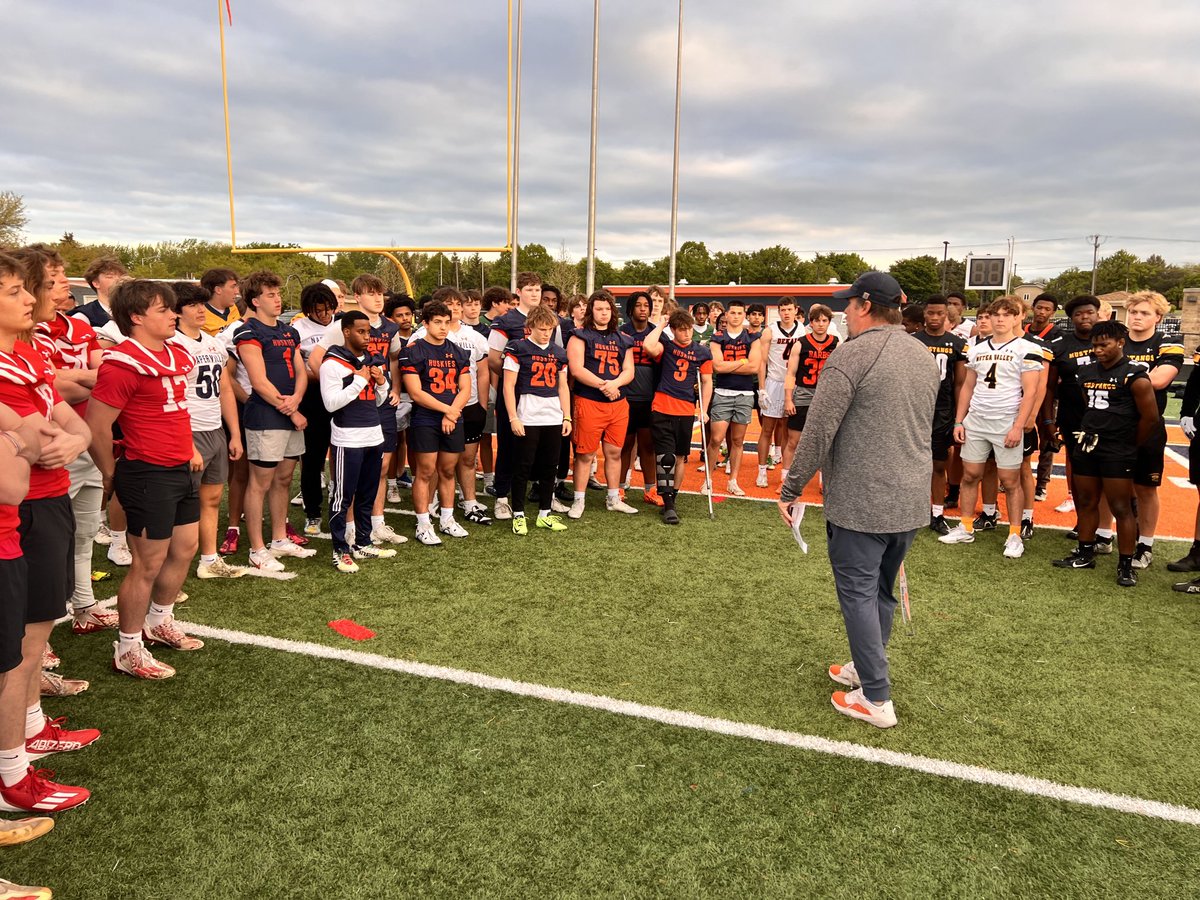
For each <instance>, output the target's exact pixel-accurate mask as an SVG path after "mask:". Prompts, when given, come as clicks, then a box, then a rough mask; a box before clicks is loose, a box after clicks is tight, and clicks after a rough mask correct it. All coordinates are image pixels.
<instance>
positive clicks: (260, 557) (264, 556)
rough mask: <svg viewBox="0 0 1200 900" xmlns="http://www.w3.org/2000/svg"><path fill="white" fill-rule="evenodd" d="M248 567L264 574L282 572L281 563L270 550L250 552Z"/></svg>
mask: <svg viewBox="0 0 1200 900" xmlns="http://www.w3.org/2000/svg"><path fill="white" fill-rule="evenodd" d="M250 565H252V566H254V568H256V569H261V570H262V571H264V572H282V571H283V570H284V566H283V563H281V562H280V561H279V560H277V559H276V558H275V557H274V555H273V554H272V553H271V551H270V550H265V549H264V550H251V551H250Z"/></svg>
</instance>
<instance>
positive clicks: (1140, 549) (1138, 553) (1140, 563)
mask: <svg viewBox="0 0 1200 900" xmlns="http://www.w3.org/2000/svg"><path fill="white" fill-rule="evenodd" d="M1152 562H1154V551H1153V550H1151V548H1149V547H1147V546H1146V545H1145V544H1140V543H1139V544H1138V545H1137V550H1135V551H1134V554H1133V567H1134V568H1135V569H1148V568H1150V563H1152Z"/></svg>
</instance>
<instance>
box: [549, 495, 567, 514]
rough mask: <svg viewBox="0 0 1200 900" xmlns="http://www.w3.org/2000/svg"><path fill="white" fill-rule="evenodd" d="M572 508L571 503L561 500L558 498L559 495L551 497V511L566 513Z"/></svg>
mask: <svg viewBox="0 0 1200 900" xmlns="http://www.w3.org/2000/svg"><path fill="white" fill-rule="evenodd" d="M570 508H571V504H570V503H563V502H562V501H561V500H559V499H558V497H551V498H550V510H551V512H556V513H565V512H567V511H568V510H570Z"/></svg>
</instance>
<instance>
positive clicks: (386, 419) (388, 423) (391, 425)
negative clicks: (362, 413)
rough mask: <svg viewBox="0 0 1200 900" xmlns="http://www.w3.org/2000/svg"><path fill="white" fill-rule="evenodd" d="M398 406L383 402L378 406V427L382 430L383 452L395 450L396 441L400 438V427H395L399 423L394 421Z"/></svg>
mask: <svg viewBox="0 0 1200 900" xmlns="http://www.w3.org/2000/svg"><path fill="white" fill-rule="evenodd" d="M398 408H399V407H397V406H392V405H391V404H390V403H384V404H383V406H381V407H379V428H380V430H381V431H382V432H383V452H384V453H391V452H392V451H393V450H395V449H396V443H397V442H398V441H399V440H400V429H399V428H398V427H397V426H398V424H399V423H397V421H396V410H397V409H398Z"/></svg>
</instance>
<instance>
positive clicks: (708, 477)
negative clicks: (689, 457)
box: [700, 408, 717, 521]
mask: <svg viewBox="0 0 1200 900" xmlns="http://www.w3.org/2000/svg"><path fill="white" fill-rule="evenodd" d="M700 457H701V458H702V459H703V460H704V493H706V494H707V495H708V517H709V518H710V519H712V520H714V521H715V520H716V518H717V515H716V513H715V512H713V499H712V474H711V473H710V472H709V471H708V435H707V434H706V433H705V431H704V410H703V408H702V409H701V410H700Z"/></svg>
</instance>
